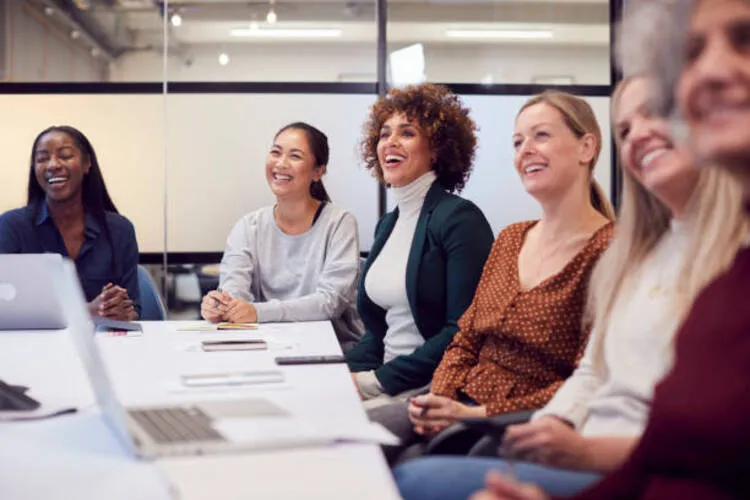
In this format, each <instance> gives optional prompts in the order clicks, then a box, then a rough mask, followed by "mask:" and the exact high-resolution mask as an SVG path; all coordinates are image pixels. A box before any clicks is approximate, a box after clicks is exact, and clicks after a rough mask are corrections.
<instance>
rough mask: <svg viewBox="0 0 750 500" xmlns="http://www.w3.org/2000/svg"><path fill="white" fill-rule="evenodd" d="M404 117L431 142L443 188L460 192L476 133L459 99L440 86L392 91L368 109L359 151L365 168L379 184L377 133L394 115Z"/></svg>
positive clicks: (469, 168) (470, 161)
mask: <svg viewBox="0 0 750 500" xmlns="http://www.w3.org/2000/svg"><path fill="white" fill-rule="evenodd" d="M397 113H403V114H405V115H406V117H407V118H408V119H409V120H410V121H414V122H416V123H418V124H419V127H420V128H421V130H422V131H423V132H424V134H425V135H426V136H427V139H428V140H429V141H430V151H431V152H432V153H433V157H434V158H435V159H436V160H435V163H434V164H433V165H432V169H433V170H434V171H435V174H437V180H438V182H439V183H440V185H441V186H443V188H445V189H446V190H448V191H450V192H454V191H455V192H461V190H462V189H463V188H464V186H466V182H467V181H468V180H469V175H471V170H472V168H473V167H474V156H475V154H476V148H477V137H476V134H475V132H476V131H477V130H478V128H477V125H476V123H474V120H472V119H471V118H470V117H469V108H467V107H464V106H463V105H462V103H461V100H460V99H459V97H458V96H457V95H456V94H454V93H453V92H451V91H450V90H448V89H447V88H446V87H443V86H442V85H435V84H432V83H423V84H421V85H412V86H409V87H407V88H405V89H392V90H391V91H390V92H389V93H388V95H387V96H385V97H381V98H380V99H378V100H377V102H376V103H375V104H374V105H373V106H372V108H371V109H370V117H369V118H368V120H367V122H366V123H365V125H364V128H363V135H364V137H363V138H362V142H361V143H360V150H361V153H362V159H363V160H364V162H365V167H366V168H367V169H368V170H374V172H375V175H376V177H377V178H378V180H379V181H380V182H384V181H383V169H382V168H381V166H380V163H379V162H378V142H379V141H380V129H381V128H382V127H383V124H384V123H385V122H386V121H387V120H388V119H389V118H390V117H391V116H393V115H394V114H397Z"/></svg>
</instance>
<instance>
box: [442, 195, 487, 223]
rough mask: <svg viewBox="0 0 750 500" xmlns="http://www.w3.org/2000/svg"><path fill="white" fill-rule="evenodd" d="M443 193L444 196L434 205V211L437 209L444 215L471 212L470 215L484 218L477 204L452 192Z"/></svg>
mask: <svg viewBox="0 0 750 500" xmlns="http://www.w3.org/2000/svg"><path fill="white" fill-rule="evenodd" d="M445 194H446V196H444V197H443V198H442V199H441V200H440V202H438V204H437V206H436V207H435V211H437V212H438V213H442V214H444V215H446V216H449V215H452V214H455V213H462V214H466V213H468V214H471V215H472V216H477V217H481V218H485V217H484V212H482V209H481V208H479V206H478V205H477V204H476V203H474V202H473V201H471V200H467V199H466V198H463V197H461V196H459V195H457V194H453V193H445Z"/></svg>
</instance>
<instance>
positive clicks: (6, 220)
mask: <svg viewBox="0 0 750 500" xmlns="http://www.w3.org/2000/svg"><path fill="white" fill-rule="evenodd" d="M0 253H57V254H61V255H63V256H64V257H68V258H70V259H71V260H73V261H74V262H75V265H76V269H77V270H78V277H79V279H80V280H81V286H82V287H83V291H84V293H85V295H86V300H87V301H89V311H90V312H91V315H92V316H104V317H107V318H112V319H118V320H131V321H132V320H136V319H138V317H139V314H140V300H139V298H140V297H139V293H138V271H137V267H138V244H137V243H136V239H135V229H134V228H133V225H132V224H131V223H130V221H129V220H127V219H126V218H125V217H123V216H122V215H119V214H118V212H117V208H115V205H114V203H112V199H111V198H110V197H109V193H108V192H107V187H106V186H105V185H104V179H103V178H102V174H101V171H100V169H99V162H98V161H97V158H96V153H95V152H94V148H93V147H92V146H91V143H90V142H89V140H88V139H87V138H86V136H84V135H83V134H82V133H81V132H80V131H79V130H76V129H75V128H73V127H69V126H54V127H50V128H48V129H46V130H44V131H42V132H41V133H40V134H39V135H38V136H37V138H36V139H35V140H34V146H33V148H32V150H31V168H30V171H29V187H28V201H27V204H26V206H25V207H22V208H17V209H15V210H10V211H8V212H6V213H4V214H2V215H0Z"/></svg>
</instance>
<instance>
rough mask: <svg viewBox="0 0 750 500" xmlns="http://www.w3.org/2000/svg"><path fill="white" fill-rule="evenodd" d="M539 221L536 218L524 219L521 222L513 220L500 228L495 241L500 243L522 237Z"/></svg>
mask: <svg viewBox="0 0 750 500" xmlns="http://www.w3.org/2000/svg"><path fill="white" fill-rule="evenodd" d="M537 222H539V221H538V220H525V221H521V222H514V223H512V224H508V225H507V226H505V227H504V228H502V229H501V230H500V233H498V235H497V238H496V239H495V241H496V243H498V244H501V243H503V242H508V241H517V240H518V239H523V238H524V236H525V235H526V232H527V231H528V230H529V229H530V228H531V226H533V225H534V224H536V223H537Z"/></svg>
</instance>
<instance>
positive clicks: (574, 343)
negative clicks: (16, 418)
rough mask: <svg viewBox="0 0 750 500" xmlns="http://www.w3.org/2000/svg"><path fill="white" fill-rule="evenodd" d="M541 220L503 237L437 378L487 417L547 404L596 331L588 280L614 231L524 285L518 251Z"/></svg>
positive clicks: (443, 390) (444, 389)
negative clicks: (587, 324)
mask: <svg viewBox="0 0 750 500" xmlns="http://www.w3.org/2000/svg"><path fill="white" fill-rule="evenodd" d="M534 224H536V222H535V221H530V222H521V223H518V224H513V225H511V226H508V227H507V228H505V229H504V230H503V231H502V232H501V233H500V235H499V236H498V237H497V240H496V241H495V243H494V245H493V247H492V252H491V253H490V256H489V257H488V259H487V263H486V264H485V266H484V271H483V272H482V278H481V279H480V281H479V285H478V287H477V291H476V293H475V295H474V299H473V301H472V303H471V305H470V306H469V308H468V309H467V310H466V312H465V313H464V314H463V316H462V317H461V319H460V320H459V323H458V324H459V328H460V330H459V332H458V333H457V334H456V336H455V337H454V338H453V341H452V342H451V344H450V345H449V346H448V348H447V349H446V351H445V354H444V355H443V359H442V361H441V362H440V365H438V368H437V370H436V371H435V374H434V376H433V379H432V387H431V391H432V392H433V393H434V394H439V395H442V396H447V397H450V398H452V399H458V396H459V394H460V393H463V394H464V395H466V396H468V397H470V398H471V399H473V400H474V401H476V402H477V403H479V404H481V405H486V406H487V415H488V416H489V415H498V414H501V413H507V412H512V411H517V410H523V409H527V408H539V407H541V406H544V405H545V404H546V403H547V401H549V400H550V398H551V397H552V396H553V395H554V394H555V392H556V391H557V389H559V388H560V386H561V385H562V383H563V381H564V380H565V379H566V378H568V377H569V376H570V375H571V374H572V373H573V370H574V369H575V367H576V366H577V364H578V361H579V360H580V358H581V357H582V356H583V352H584V350H585V348H586V341H587V340H588V334H589V332H588V331H586V330H584V329H583V327H582V323H583V310H584V305H585V302H586V290H587V287H588V281H589V278H590V276H591V271H592V270H593V268H594V265H595V264H596V261H597V260H598V259H599V256H600V255H601V254H602V252H604V250H605V249H606V248H607V245H608V244H609V241H610V239H611V238H612V234H613V230H614V225H613V224H612V223H610V224H607V225H605V226H603V227H602V228H600V229H599V230H598V231H596V232H595V233H594V234H593V235H592V236H591V238H590V239H589V241H588V242H587V244H586V246H585V247H584V248H583V249H582V250H581V251H580V252H579V253H578V254H577V255H576V256H575V257H573V258H572V259H571V260H570V261H569V262H568V263H567V264H566V266H565V267H564V268H563V270H562V271H560V272H559V273H558V274H555V275H553V276H550V277H549V278H547V279H546V280H544V281H542V282H541V283H540V284H539V285H537V286H536V287H534V288H532V289H530V290H526V291H524V290H522V289H521V285H520V281H519V275H518V256H519V254H520V252H521V247H522V246H523V242H524V239H525V237H526V233H527V231H528V230H529V229H530V228H531V227H532V226H533V225H534Z"/></svg>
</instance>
